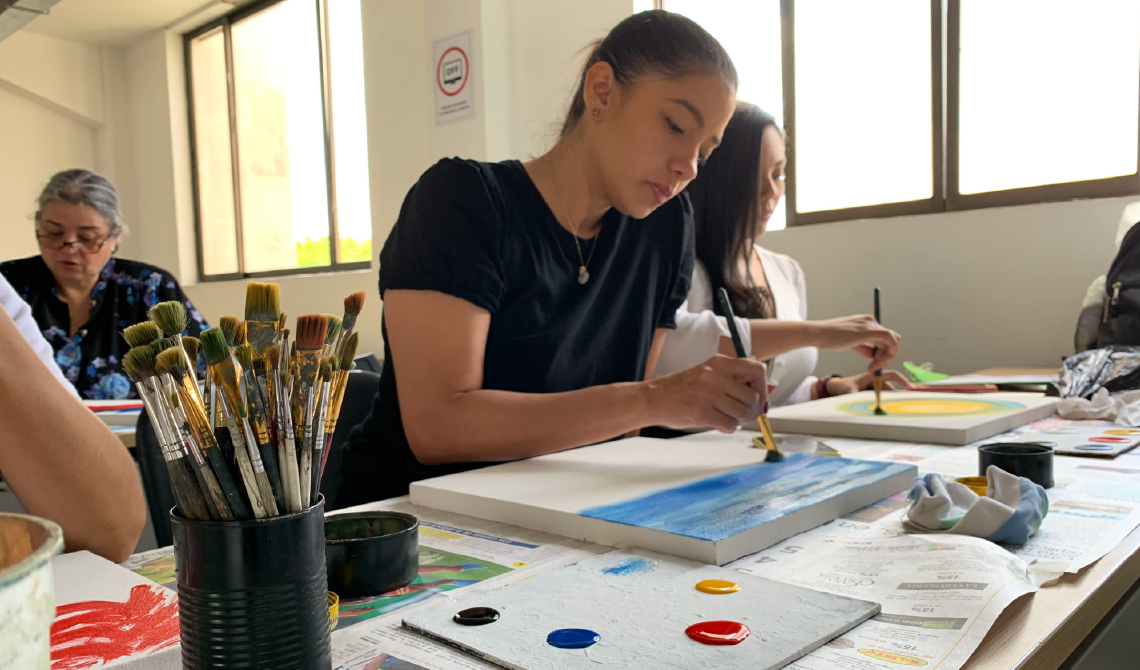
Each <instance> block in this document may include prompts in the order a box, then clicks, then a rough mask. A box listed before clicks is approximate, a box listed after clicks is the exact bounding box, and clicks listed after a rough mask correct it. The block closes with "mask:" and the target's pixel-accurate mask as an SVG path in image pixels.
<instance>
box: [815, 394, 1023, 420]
mask: <svg viewBox="0 0 1140 670" xmlns="http://www.w3.org/2000/svg"><path fill="white" fill-rule="evenodd" d="M836 409H838V410H839V411H840V412H844V413H847V414H855V415H861V416H873V415H874V413H875V401H874V400H873V399H872V400H852V401H849V402H845V403H842V404H840V405H838V406H837V407H836ZM1020 409H1025V405H1023V404H1021V403H1018V402H1012V401H1009V400H976V399H971V398H913V397H898V398H886V399H884V400H883V410H884V411H885V412H886V413H887V414H888V415H898V416H910V417H934V416H978V415H983V414H1005V413H1008V412H1016V411H1017V410H1020Z"/></svg>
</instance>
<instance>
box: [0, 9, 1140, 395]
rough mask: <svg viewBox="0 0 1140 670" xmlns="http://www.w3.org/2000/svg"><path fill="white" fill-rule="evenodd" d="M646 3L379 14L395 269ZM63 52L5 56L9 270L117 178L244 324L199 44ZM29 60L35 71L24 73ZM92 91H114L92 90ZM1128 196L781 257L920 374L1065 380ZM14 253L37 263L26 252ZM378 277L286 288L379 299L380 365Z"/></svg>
mask: <svg viewBox="0 0 1140 670" xmlns="http://www.w3.org/2000/svg"><path fill="white" fill-rule="evenodd" d="M632 4H633V3H632V2H631V1H630V0H581V1H580V2H577V3H564V2H553V1H548V0H542V1H531V0H479V1H475V0H403V1H400V2H396V1H380V0H364V2H363V3H362V27H363V34H364V58H365V70H364V77H365V100H366V104H367V124H368V135H369V138H368V152H369V154H368V155H369V170H370V180H371V181H370V188H371V196H372V217H373V220H372V233H373V243H374V249H375V251H376V253H379V250H380V248H381V247H382V245H383V242H384V240H385V239H386V237H387V235H388V233H389V231H390V230H391V226H392V224H393V223H394V222H395V220H396V216H397V213H398V211H399V207H400V204H401V202H402V201H403V198H404V195H405V194H406V193H407V190H408V189H409V188H410V187H411V185H412V184H413V183H414V182H415V180H416V178H417V177H418V176H419V175H420V174H421V173H422V172H423V171H424V170H425V169H426V168H427V167H429V166H430V165H431V164H432V163H434V162H435V161H436V160H438V159H439V158H441V157H444V156H452V155H458V156H464V157H469V158H477V159H488V160H500V159H503V158H508V157H516V158H523V159H526V158H529V157H532V156H535V155H538V154H540V153H541V152H542V151H543V150H545V149H546V148H547V147H548V146H549V145H550V144H551V143H552V142H553V140H554V138H555V137H556V135H557V131H558V128H559V125H560V122H561V118H562V115H563V113H564V111H565V108H566V104H567V102H568V99H569V96H570V94H571V93H572V89H573V86H574V84H575V79H576V76H577V74H578V70H579V68H580V66H581V63H582V60H583V59H584V57H585V51H583V48H584V47H585V46H586V45H587V44H589V43H590V42H592V41H593V40H596V39H598V38H600V37H601V36H603V35H604V34H605V31H606V30H607V29H608V28H609V27H610V26H612V25H613V24H614V23H616V22H617V21H619V20H621V19H622V18H624V17H625V16H626V15H627V14H628V13H629V12H630V11H631V8H632ZM466 29H471V30H472V31H473V38H474V40H473V42H474V45H475V58H474V62H473V77H474V81H473V84H474V86H475V103H476V113H477V117H476V118H475V119H473V120H467V121H460V122H457V123H453V124H449V125H446V126H441V127H437V126H436V125H435V121H434V118H433V93H432V63H431V58H432V56H431V42H432V41H433V40H435V39H439V38H441V37H445V36H447V35H451V34H454V33H456V32H459V31H461V30H466ZM51 39H52V38H44V37H41V36H33V35H22V34H17V35H16V36H14V37H13V38H9V40H6V41H5V42H3V43H0V122H3V123H4V124H5V127H11V122H10V120H11V119H13V118H14V119H18V120H19V121H20V122H21V123H22V124H23V126H22V127H28V128H29V131H28V132H26V133H23V134H22V135H19V136H13V139H12V141H17V142H23V144H18V145H15V146H17V149H16V150H13V151H7V150H6V151H4V152H3V153H0V216H2V217H3V224H0V258H5V257H13V256H17V255H22V254H23V253H31V251H28V249H30V247H28V246H27V245H28V242H29V239H30V232H27V231H26V229H24V228H23V226H26V225H27V216H28V215H29V214H30V213H31V199H32V198H33V197H34V195H35V193H36V192H37V190H38V188H39V186H40V185H41V184H42V181H43V180H44V179H46V178H47V176H48V174H50V172H51V171H53V170H54V169H58V168H57V167H55V163H59V164H60V166H61V167H62V166H63V165H69V164H71V163H73V162H76V161H80V162H82V161H84V160H87V161H91V162H93V163H94V164H95V166H96V167H97V168H98V169H101V170H102V171H104V172H106V173H108V175H109V176H111V175H113V180H114V181H115V183H116V184H117V185H118V186H119V188H120V191H121V192H122V193H123V201H124V203H123V204H124V209H125V210H126V213H127V217H128V220H129V221H130V222H131V223H132V225H133V228H134V230H135V233H134V237H133V238H131V239H129V240H128V242H127V243H126V245H124V255H127V256H133V257H137V258H139V259H141V260H145V261H148V262H152V263H157V264H159V265H163V266H165V267H167V268H168V269H170V270H172V271H173V272H175V273H176V274H177V275H178V276H179V278H180V279H181V280H182V281H183V282H184V284H185V285H186V290H187V293H188V294H189V295H190V297H191V298H192V299H193V300H194V301H195V303H196V304H197V306H198V307H199V309H201V310H202V311H203V312H204V313H205V314H206V316H207V317H208V318H209V319H210V320H212V321H214V322H216V321H217V318H218V317H219V316H221V315H223V314H235V315H240V314H241V311H242V308H243V304H244V282H213V283H205V284H195V279H196V278H195V274H196V262H195V258H194V254H195V248H194V241H193V234H194V229H193V216H192V202H191V198H190V174H189V159H188V146H187V145H186V141H187V133H186V113H185V99H184V96H185V81H184V78H183V69H182V68H183V64H182V63H181V59H182V55H181V44H182V40H181V36H179V35H174V34H165V33H161V32H156V33H153V34H151V35H148V36H146V37H145V38H143V39H141V40H139V41H138V42H136V43H135V44H133V45H132V46H130V47H129V48H127V49H125V50H116V49H95V48H94V47H86V46H83V45H78V46H77V45H74V44H67V43H62V42H63V41H62V40H54V41H51ZM45 40H47V41H45ZM12 45H16V46H17V47H20V50H19V51H16V50H14V49H12ZM19 53H35V54H36V58H35V59H32V61H31V62H25V60H24V59H23V58H22V57H20V58H16V57H15V56H14V54H19ZM37 60H38V62H41V63H44V64H45V65H44V67H43V68H42V69H43V72H40V73H39V74H38V75H36V71H34V70H27V68H37V67H38V66H36V65H35V62H36V61H37ZM92 63H96V64H97V65H98V67H97V68H96V69H94V70H92V69H91V68H92ZM76 73H80V74H81V75H82V76H77V75H76ZM31 75H36V76H31ZM53 77H55V78H54V79H53ZM91 81H98V82H101V85H100V86H99V87H95V88H92V87H91V86H89V84H90V82H91ZM32 86H34V87H35V90H34V91H33V92H32V93H31V97H29V93H28V91H27V87H32ZM96 89H97V90H96ZM13 90H16V91H20V92H23V93H13ZM32 104H34V105H37V106H38V107H37V111H36V112H35V113H34V114H31V113H30V112H29V111H28V110H29V109H30V108H29V107H28V105H32ZM5 115H6V116H5ZM53 115H54V116H53ZM68 124H71V125H68ZM76 124H78V125H76ZM72 136H74V137H72ZM51 138H57V139H58V140H59V145H60V147H65V150H64V149H60V151H64V154H65V155H61V156H58V157H57V158H56V159H53V160H55V163H53V164H51V165H48V164H46V163H45V164H43V165H40V164H38V163H35V161H40V160H42V161H48V157H49V156H50V154H51V153H52V152H54V151H55V149H51V150H50V151H49V150H48V148H51V147H52V146H53V145H52V144H51ZM88 147H89V148H88ZM124 147H125V148H124ZM5 149H7V146H6V147H5ZM29 166H30V167H29ZM37 173H38V174H37ZM20 179H24V180H25V181H26V182H27V183H23V184H21V183H18V182H19V180H20ZM1128 200H1129V199H1108V200H1092V201H1078V202H1069V203H1055V204H1044V205H1033V206H1028V207H1015V208H1005V209H991V210H978V211H974V212H962V213H953V214H942V215H926V216H914V217H903V218H898V219H886V220H875V221H856V222H844V223H836V224H828V225H820V226H811V227H804V228H795V229H792V230H787V231H781V232H777V233H772V234H771V235H770V236H769V237H768V238H766V240H765V244H767V245H768V246H770V247H771V248H773V249H775V250H777V251H783V252H786V253H790V254H792V255H793V256H794V257H795V258H797V259H798V260H799V261H800V262H801V263H802V264H803V266H804V269H805V270H806V272H807V275H808V290H809V300H810V305H811V314H812V316H813V317H816V318H824V317H830V316H837V315H842V314H849V313H854V312H862V311H868V310H869V309H870V291H871V288H872V287H873V286H875V285H878V286H881V287H882V288H883V290H884V320H885V321H886V323H887V324H888V325H890V326H892V327H894V328H897V329H898V330H900V331H901V332H902V333H903V335H904V348H903V352H902V357H903V358H904V359H909V360H914V361H916V362H924V361H928V360H929V361H932V362H934V363H935V364H936V366H937V367H938V368H939V369H943V370H947V371H951V372H962V371H968V370H970V369H976V368H980V367H985V366H988V365H1052V364H1054V363H1056V361H1057V360H1059V358H1060V357H1061V356H1063V355H1065V354H1067V353H1069V351H1070V350H1071V336H1072V328H1073V324H1074V320H1075V318H1076V313H1077V310H1078V307H1079V304H1080V300H1081V297H1082V295H1083V292H1084V290H1085V287H1086V286H1087V285H1088V282H1089V281H1090V280H1091V279H1092V277H1094V276H1095V275H1097V274H1100V273H1103V272H1104V270H1105V268H1106V267H1107V264H1108V262H1109V261H1110V260H1111V258H1112V255H1113V250H1112V236H1113V232H1114V230H1115V226H1116V222H1117V220H1118V218H1119V214H1120V210H1121V208H1122V207H1123V204H1124V203H1125V202H1127V201H1128ZM21 236H22V241H21ZM17 244H21V245H23V246H20V247H17V246H16V245H17ZM15 249H21V250H22V251H19V253H10V251H11V250H15ZM374 265H375V264H374ZM377 271H378V269H377V268H376V267H373V268H372V270H371V271H364V272H355V273H341V274H334V275H327V274H326V275H312V276H297V277H286V278H281V279H280V280H279V283H280V284H281V285H282V289H283V309H285V310H286V311H287V312H288V313H289V314H290V315H291V316H294V317H295V316H296V315H298V314H301V313H306V312H339V311H340V301H341V299H342V298H343V297H344V296H345V295H347V294H348V293H351V292H353V291H357V290H365V291H367V293H368V303H367V305H366V308H365V312H364V314H363V315H362V318H361V324H360V330H361V334H362V336H363V338H364V339H363V341H362V349H363V350H372V351H376V352H380V351H381V350H382V340H381V336H380V315H381V311H380V304H379V300H378V297H377V295H376V276H377ZM858 368H859V361H858V360H857V359H855V357H853V356H852V355H850V354H829V353H825V354H824V355H823V357H822V362H821V365H820V371H821V372H825V373H826V372H831V371H836V372H853V371H855V370H857V369H858Z"/></svg>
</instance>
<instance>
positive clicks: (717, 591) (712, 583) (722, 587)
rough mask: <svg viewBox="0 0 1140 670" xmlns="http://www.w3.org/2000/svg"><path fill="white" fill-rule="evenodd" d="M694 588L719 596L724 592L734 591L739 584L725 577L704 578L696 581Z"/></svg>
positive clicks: (737, 589)
mask: <svg viewBox="0 0 1140 670" xmlns="http://www.w3.org/2000/svg"><path fill="white" fill-rule="evenodd" d="M696 589H697V590H698V591H700V592H701V593H711V594H713V595H717V596H719V595H724V594H726V593H736V592H737V591H739V590H740V584H737V583H736V582H730V581H728V580H727V579H706V580H704V581H703V582H697V586H696Z"/></svg>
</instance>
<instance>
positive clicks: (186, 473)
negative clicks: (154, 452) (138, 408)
mask: <svg viewBox="0 0 1140 670" xmlns="http://www.w3.org/2000/svg"><path fill="white" fill-rule="evenodd" d="M123 371H124V372H126V373H127V375H128V376H129V377H130V378H131V379H132V380H134V382H135V388H136V389H138V393H139V398H140V399H141V400H142V402H143V406H144V407H145V408H146V413H147V414H148V415H149V416H150V422H151V426H152V427H153V429H154V436H155V438H156V439H157V440H158V448H159V451H160V453H161V454H162V460H163V461H164V462H165V463H166V474H167V476H169V477H170V490H171V492H172V493H174V501H175V503H176V505H177V509H178V513H179V514H180V515H182V516H183V517H185V518H187V519H198V520H203V521H205V520H209V519H211V518H214V517H213V515H212V513H211V507H212V506H209V505H207V504H206V498H205V496H204V495H203V493H202V489H201V488H199V485H198V484H197V483H195V481H194V476H193V474H192V473H191V468H190V465H189V464H188V463H187V460H186V453H185V452H184V451H183V449H182V441H181V439H177V438H176V437H175V436H176V433H175V432H174V431H173V426H172V425H171V422H170V414H169V408H167V407H166V406H165V404H164V396H163V393H162V388H161V386H159V384H158V383H157V382H158V378H157V376H156V374H157V373H156V371H155V355H154V350H152V349H151V348H150V347H149V346H146V345H142V346H137V347H135V348H133V349H131V350H130V351H128V352H127V353H126V354H125V355H124V356H123ZM140 446H141V444H140Z"/></svg>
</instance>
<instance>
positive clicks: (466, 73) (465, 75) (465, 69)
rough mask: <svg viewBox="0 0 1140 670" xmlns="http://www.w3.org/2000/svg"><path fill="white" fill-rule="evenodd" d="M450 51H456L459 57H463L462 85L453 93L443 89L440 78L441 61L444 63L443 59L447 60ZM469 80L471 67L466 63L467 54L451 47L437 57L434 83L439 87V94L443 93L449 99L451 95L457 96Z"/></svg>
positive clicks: (441, 70)
mask: <svg viewBox="0 0 1140 670" xmlns="http://www.w3.org/2000/svg"><path fill="white" fill-rule="evenodd" d="M452 51H458V52H459V55H460V56H463V83H462V84H460V85H459V88H458V89H456V91H455V93H448V92H447V89H445V88H444V87H443V79H441V78H440V75H441V74H442V72H443V61H444V59H445V58H447V54H449V53H451V52H452ZM470 78H471V66H470V63H468V61H467V54H466V53H464V51H463V49H460V48H459V47H451V48H450V49H448V50H447V51H444V52H443V55H442V56H440V57H439V63H437V64H436V66H435V83H436V85H437V86H439V90H440V92H441V93H443V94H444V95H446V96H448V97H451V96H453V95H459V93H460V92H461V91H462V90H463V87H465V86H467V80H468V79H470Z"/></svg>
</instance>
